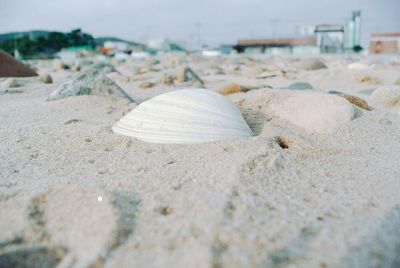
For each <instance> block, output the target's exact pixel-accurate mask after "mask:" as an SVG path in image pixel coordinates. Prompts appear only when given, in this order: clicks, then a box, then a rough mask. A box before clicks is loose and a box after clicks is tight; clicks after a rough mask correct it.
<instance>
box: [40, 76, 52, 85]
mask: <svg viewBox="0 0 400 268" xmlns="http://www.w3.org/2000/svg"><path fill="white" fill-rule="evenodd" d="M39 81H40V82H43V83H45V84H51V83H53V78H52V77H51V75H49V74H43V75H41V76H39Z"/></svg>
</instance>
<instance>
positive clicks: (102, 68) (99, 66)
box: [91, 62, 117, 74]
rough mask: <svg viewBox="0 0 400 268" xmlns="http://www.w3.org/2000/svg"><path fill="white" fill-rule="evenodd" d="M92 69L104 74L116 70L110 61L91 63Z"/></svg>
mask: <svg viewBox="0 0 400 268" xmlns="http://www.w3.org/2000/svg"><path fill="white" fill-rule="evenodd" d="M91 68H93V69H95V70H97V71H99V72H102V73H104V74H108V73H111V72H116V71H117V70H115V68H114V65H112V64H111V63H108V62H98V63H95V64H93V65H92V67H91Z"/></svg>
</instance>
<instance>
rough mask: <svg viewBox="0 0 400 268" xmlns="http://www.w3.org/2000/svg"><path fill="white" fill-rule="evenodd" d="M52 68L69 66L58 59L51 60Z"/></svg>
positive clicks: (67, 67)
mask: <svg viewBox="0 0 400 268" xmlns="http://www.w3.org/2000/svg"><path fill="white" fill-rule="evenodd" d="M53 69H54V70H65V69H69V66H68V65H67V64H65V63H63V62H62V61H61V60H60V59H55V60H53Z"/></svg>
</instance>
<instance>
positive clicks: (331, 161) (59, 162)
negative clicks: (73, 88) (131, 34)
mask: <svg viewBox="0 0 400 268" xmlns="http://www.w3.org/2000/svg"><path fill="white" fill-rule="evenodd" d="M321 59H322V61H323V62H324V63H325V65H326V66H327V68H326V69H318V70H304V69H303V67H302V64H300V63H301V60H302V59H298V58H282V57H281V58H279V57H273V58H271V57H265V56H258V55H253V56H243V55H242V56H237V55H236V56H235V55H234V56H226V57H222V58H202V57H198V56H186V55H166V56H160V57H157V58H150V59H144V60H138V59H132V60H127V61H126V62H121V61H117V60H109V61H110V63H111V64H112V65H113V66H114V68H115V69H116V70H117V71H118V72H111V73H108V74H107V76H108V77H109V78H110V79H112V80H113V81H115V82H116V83H117V84H118V85H119V86H120V87H121V88H122V89H123V90H125V92H126V93H127V94H129V96H130V97H131V98H132V99H133V100H134V101H135V103H136V104H132V103H131V104H128V103H127V102H125V101H119V100H111V99H108V98H106V97H101V96H93V95H83V96H73V97H67V98H63V99H60V100H55V101H47V98H48V96H49V95H50V94H51V93H52V92H53V91H54V90H55V89H56V88H58V86H60V85H61V84H62V83H64V82H66V81H69V80H71V79H72V78H73V77H74V75H76V74H77V73H76V72H73V71H72V70H65V69H59V70H54V69H53V65H52V62H51V61H39V62H33V63H32V65H34V66H35V67H36V68H37V69H38V73H39V74H40V75H44V74H50V75H51V76H52V80H53V83H52V84H45V83H43V82H41V81H40V80H38V78H18V79H17V82H19V83H18V84H19V86H18V87H16V88H8V87H6V84H5V83H4V81H5V80H4V79H1V80H0V122H1V126H0V267H10V266H11V267H12V266H15V267H55V266H57V267H399V266H400V255H399V252H400V229H399V228H398V226H400V168H399V158H400V145H399V142H400V117H399V113H398V110H396V109H394V108H393V107H392V108H391V109H385V107H382V106H380V107H374V106H372V108H371V110H364V109H361V108H359V107H357V106H354V105H352V108H353V111H354V114H352V115H351V116H350V117H351V119H349V120H347V119H346V120H333V122H335V123H333V126H332V125H330V127H329V131H327V132H324V131H314V130H315V129H321V127H320V125H318V124H321V123H319V121H316V123H315V124H317V125H316V128H313V125H311V126H312V127H311V128H309V127H308V126H309V124H308V125H302V124H296V123H297V121H295V120H297V119H295V120H294V121H290V120H287V118H286V119H285V118H284V117H281V116H280V112H279V109H275V108H274V107H277V106H278V107H287V102H285V101H286V100H287V99H290V98H293V97H296V96H299V94H304V91H307V92H308V93H307V94H312V92H316V93H315V94H317V95H313V96H314V97H313V101H315V96H320V94H322V93H326V92H329V91H332V90H335V91H340V92H342V93H345V94H350V95H354V96H358V97H360V98H362V99H364V100H365V101H367V102H368V103H369V104H370V105H371V103H370V96H371V94H372V92H373V91H374V90H375V89H377V88H379V87H380V86H381V85H393V84H394V82H395V81H396V80H397V79H399V78H400V77H399V76H400V60H399V58H396V57H367V56H362V57H361V56H325V57H322V58H321ZM90 60H92V61H94V62H95V61H96V60H94V58H93V59H90ZM355 63H357V64H355ZM80 64H81V66H82V68H83V69H84V68H85V67H88V66H89V67H90V63H87V61H86V63H85V60H81V63H80ZM348 64H352V65H350V66H349V67H348ZM186 66H190V68H191V69H192V70H193V71H194V72H195V73H196V74H197V75H198V76H199V77H200V78H201V80H202V81H203V85H199V83H198V81H196V80H193V81H181V82H179V81H176V80H175V79H176V78H177V77H178V76H179V75H180V74H181V73H182V70H183V69H184V68H185V67H186ZM360 66H361V67H362V68H361V67H360ZM164 76H172V78H173V79H174V80H175V81H174V84H172V85H166V84H163V83H162V81H163V79H162V78H163V77H164ZM365 76H369V77H374V78H377V79H379V84H376V83H375V82H376V81H378V80H376V79H361V80H360V79H359V77H365ZM160 79H161V80H160ZM371 81H373V83H371ZM143 82H151V83H154V86H152V87H151V88H145V89H143V88H140V87H139V85H140V84H141V83H143ZM295 82H307V83H310V84H311V85H312V86H313V88H314V89H313V90H287V89H286V88H287V87H288V86H289V85H291V84H293V83H295ZM232 83H235V84H238V85H240V86H242V87H243V88H246V89H251V90H249V91H247V90H246V91H247V92H238V93H233V94H229V95H227V97H228V98H229V99H231V100H232V101H233V102H234V103H235V104H236V105H237V106H238V107H239V109H240V110H241V112H242V114H243V116H244V118H245V120H246V121H247V123H248V124H249V126H250V127H251V129H252V130H253V132H254V134H255V136H254V137H251V138H246V139H238V140H229V141H217V142H207V143H201V144H188V145H179V144H170V145H163V144H149V143H144V142H141V141H138V140H136V139H133V138H128V137H123V136H118V135H115V134H114V133H113V132H112V130H111V127H112V125H113V124H114V123H115V122H116V121H117V120H119V119H120V118H121V117H122V116H123V115H124V114H126V113H127V112H128V111H129V110H131V109H134V108H135V106H136V105H137V104H140V103H141V102H143V101H145V100H147V99H149V98H151V97H153V96H156V95H158V94H161V93H163V92H167V91H171V90H175V89H178V88H188V87H194V86H196V87H199V86H203V87H204V88H207V89H211V90H215V91H218V89H221V88H224V87H226V86H228V85H230V84H232ZM310 92H311V93H310ZM302 96H303V95H302ZM335 96H336V95H335ZM336 97H337V98H342V97H340V96H336ZM317 98H318V97H317ZM322 99H323V98H322ZM343 100H345V99H344V98H343ZM321 101H323V100H321ZM280 103H286V106H285V105H284V106H279V104H280ZM289 103H293V102H289ZM294 103H296V105H297V106H298V105H300V106H299V107H300V108H299V112H300V113H301V112H302V109H301V104H299V102H298V101H296V102H294ZM304 105H307V104H304ZM346 105H347V104H346ZM350 105H351V104H350ZM318 107H319V106H317V108H315V109H317V111H316V112H318V111H319V110H318V109H321V110H323V108H318ZM334 107H335V106H333V108H332V109H334ZM346 107H347V106H346ZM346 109H347V108H346ZM277 110H278V112H276V111H277ZM346 113H348V109H347V110H346ZM331 115H332V113H330V112H326V113H325V112H321V114H320V116H322V117H323V116H331ZM346 118H348V117H346ZM302 120H303V119H302ZM304 126H305V127H304ZM314 126H315V125H314ZM24 265H25V266H24Z"/></svg>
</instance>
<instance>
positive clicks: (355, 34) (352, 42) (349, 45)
mask: <svg viewBox="0 0 400 268" xmlns="http://www.w3.org/2000/svg"><path fill="white" fill-rule="evenodd" d="M345 34H346V35H345V40H344V41H345V43H344V45H345V49H346V50H354V51H359V50H360V49H361V11H358V10H357V11H353V13H352V19H351V20H350V21H348V22H347V24H346V26H345Z"/></svg>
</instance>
